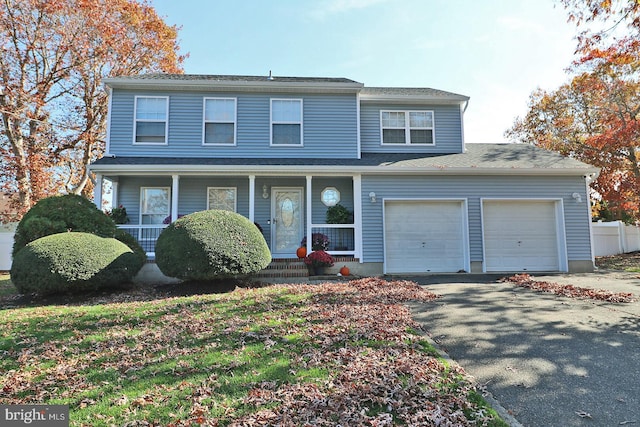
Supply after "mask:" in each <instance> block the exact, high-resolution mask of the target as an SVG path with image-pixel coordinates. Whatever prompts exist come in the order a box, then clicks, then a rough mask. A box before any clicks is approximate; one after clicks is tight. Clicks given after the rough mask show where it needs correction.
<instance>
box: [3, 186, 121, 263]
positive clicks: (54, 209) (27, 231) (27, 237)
mask: <svg viewBox="0 0 640 427" xmlns="http://www.w3.org/2000/svg"><path fill="white" fill-rule="evenodd" d="M67 231H80V232H85V233H91V234H95V235H97V236H102V237H114V236H115V233H116V225H115V223H114V222H113V221H112V220H111V218H109V217H108V216H107V215H106V214H105V213H104V212H102V211H101V210H100V209H98V208H97V207H96V205H94V204H93V203H92V202H91V201H89V200H88V199H86V198H84V197H82V196H78V195H75V194H67V195H64V196H53V197H47V198H45V199H42V200H40V201H38V203H36V204H35V205H34V206H33V207H32V208H31V209H30V210H29V212H27V213H26V214H25V215H24V216H23V217H22V220H21V221H20V223H19V224H18V227H17V228H16V234H15V237H14V243H13V252H12V255H13V256H14V257H15V256H16V254H17V253H18V251H20V249H22V248H24V247H25V246H26V245H27V244H28V243H29V242H33V241H34V240H37V239H39V238H41V237H44V236H49V235H51V234H56V233H64V232H67Z"/></svg>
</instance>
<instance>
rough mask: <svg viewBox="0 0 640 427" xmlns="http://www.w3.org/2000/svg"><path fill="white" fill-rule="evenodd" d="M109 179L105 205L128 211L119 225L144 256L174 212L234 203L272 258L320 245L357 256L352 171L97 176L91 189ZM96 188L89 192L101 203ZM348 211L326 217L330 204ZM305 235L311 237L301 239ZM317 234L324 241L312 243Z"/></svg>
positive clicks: (357, 202)
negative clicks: (341, 218) (336, 218)
mask: <svg viewBox="0 0 640 427" xmlns="http://www.w3.org/2000/svg"><path fill="white" fill-rule="evenodd" d="M103 182H108V183H109V184H110V192H111V205H112V206H123V207H124V208H126V210H127V214H128V220H129V221H128V223H127V224H119V225H118V227H120V228H121V229H123V230H125V231H126V232H128V233H129V234H131V235H132V236H133V237H135V238H136V239H137V240H138V242H139V243H140V244H141V245H142V247H143V248H144V250H145V251H146V252H147V255H148V256H149V258H150V259H154V257H155V242H156V240H157V238H158V236H159V235H160V233H161V232H162V230H163V229H164V228H166V227H167V226H168V224H169V223H170V222H171V221H172V220H173V219H175V218H179V217H181V216H183V215H187V214H189V213H192V212H196V211H200V210H205V209H227V210H233V211H235V212H237V213H239V214H241V215H244V216H246V217H247V218H248V219H249V220H251V221H252V222H254V223H255V224H256V226H258V228H260V230H261V231H262V233H263V236H264V237H265V240H266V242H267V244H268V245H269V248H270V250H271V253H272V257H273V259H276V260H277V259H291V258H296V250H297V249H298V248H299V247H300V246H301V245H303V242H304V246H306V249H307V253H311V252H312V251H313V250H314V249H315V250H317V249H321V248H322V249H325V250H326V251H327V252H329V253H330V254H331V255H333V256H344V257H350V258H356V259H362V244H361V242H362V238H361V230H362V226H361V224H362V220H361V213H362V209H361V198H360V197H354V195H361V181H360V176H359V175H350V176H328V175H319V174H318V175H304V176H301V175H282V174H278V175H260V176H256V175H229V174H225V175H221V174H216V173H211V174H210V175H206V176H203V175H202V174H199V175H187V174H183V175H180V174H171V175H154V176H150V175H131V174H128V175H109V176H102V175H98V185H96V189H102V187H103V185H102V183H103ZM102 199H103V191H98V190H97V191H96V194H95V200H96V204H98V205H102ZM338 203H339V204H340V205H342V206H344V207H345V208H346V209H347V210H349V211H350V212H352V217H351V218H350V220H349V221H346V222H348V223H339V224H335V223H331V224H330V223H328V221H327V211H328V210H329V209H330V208H331V206H333V205H335V204H338ZM306 236H313V238H312V239H307V238H306ZM318 238H319V239H320V240H322V241H323V246H322V247H319V246H317V245H315V246H314V243H317V241H318Z"/></svg>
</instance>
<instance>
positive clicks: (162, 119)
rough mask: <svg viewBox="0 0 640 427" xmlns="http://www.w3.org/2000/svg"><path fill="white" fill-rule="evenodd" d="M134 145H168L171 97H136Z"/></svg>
mask: <svg viewBox="0 0 640 427" xmlns="http://www.w3.org/2000/svg"><path fill="white" fill-rule="evenodd" d="M134 108H135V135H134V139H133V142H134V144H166V143H167V122H168V120H167V117H168V115H169V113H168V109H169V97H166V96H136V98H135V107H134Z"/></svg>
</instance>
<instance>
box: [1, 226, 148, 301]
mask: <svg viewBox="0 0 640 427" xmlns="http://www.w3.org/2000/svg"><path fill="white" fill-rule="evenodd" d="M141 267H142V263H141V262H140V257H139V256H137V255H136V254H134V253H133V251H132V250H131V249H130V248H129V247H128V246H127V245H125V244H124V243H122V242H120V241H118V240H116V239H114V238H104V237H99V236H96V235H93V234H89V233H76V232H71V233H59V234H53V235H51V236H46V237H43V238H40V239H37V240H35V241H33V242H31V243H29V244H27V245H26V246H25V247H24V248H22V249H21V250H20V251H19V252H18V253H17V254H16V255H15V257H14V259H13V264H12V266H11V281H12V282H13V284H14V285H15V286H16V288H17V289H18V290H19V291H20V292H21V293H37V294H41V295H45V294H51V293H56V292H74V291H85V290H93V289H98V288H103V287H112V286H118V285H121V284H124V283H128V282H130V281H131V279H132V278H133V277H134V276H135V275H136V274H137V273H138V271H139V270H140V268H141Z"/></svg>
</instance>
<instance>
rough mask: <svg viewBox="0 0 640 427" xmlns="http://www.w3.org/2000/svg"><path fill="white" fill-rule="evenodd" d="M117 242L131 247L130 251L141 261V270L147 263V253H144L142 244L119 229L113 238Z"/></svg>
mask: <svg viewBox="0 0 640 427" xmlns="http://www.w3.org/2000/svg"><path fill="white" fill-rule="evenodd" d="M113 237H114V238H115V239H116V240H119V241H121V242H122V243H124V244H125V245H127V246H129V249H131V250H132V251H133V253H134V254H135V255H136V256H137V257H138V258H139V259H140V268H142V266H143V265H144V263H145V262H147V253H146V252H145V251H144V249H143V248H142V246H140V243H138V241H137V240H136V238H135V237H133V236H132V235H131V234H129V233H127V232H126V231H124V230H122V229H120V228H118V229H117V230H116V233H115V235H114V236H113Z"/></svg>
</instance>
